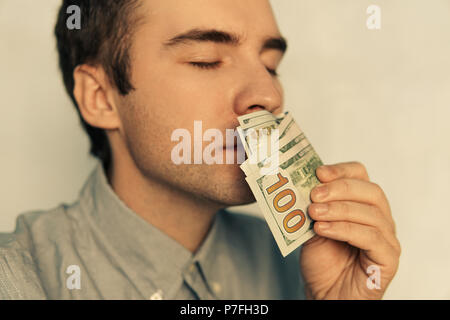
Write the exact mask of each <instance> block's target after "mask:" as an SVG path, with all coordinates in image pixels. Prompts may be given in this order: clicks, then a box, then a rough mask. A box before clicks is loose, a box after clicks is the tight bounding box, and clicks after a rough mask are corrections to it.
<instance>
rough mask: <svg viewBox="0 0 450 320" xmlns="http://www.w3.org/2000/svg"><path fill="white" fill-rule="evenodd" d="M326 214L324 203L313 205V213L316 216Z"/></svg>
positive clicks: (326, 209)
mask: <svg viewBox="0 0 450 320" xmlns="http://www.w3.org/2000/svg"><path fill="white" fill-rule="evenodd" d="M327 212H328V205H327V204H325V203H318V204H314V213H315V214H316V215H318V216H324V215H325V214H326V213H327Z"/></svg>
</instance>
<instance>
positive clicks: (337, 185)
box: [311, 179, 392, 219]
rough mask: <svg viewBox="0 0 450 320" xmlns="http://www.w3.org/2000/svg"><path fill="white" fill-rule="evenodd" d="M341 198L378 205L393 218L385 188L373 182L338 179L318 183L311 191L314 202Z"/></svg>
mask: <svg viewBox="0 0 450 320" xmlns="http://www.w3.org/2000/svg"><path fill="white" fill-rule="evenodd" d="M341 200H343V201H355V202H360V203H366V204H371V205H374V206H377V207H379V208H380V209H381V211H382V212H383V214H384V215H385V216H386V217H389V218H390V219H392V217H391V214H390V207H389V203H388V201H387V199H386V196H385V194H384V191H383V189H381V187H380V186H378V185H377V184H375V183H373V182H370V181H363V180H358V179H338V180H334V181H332V182H328V183H324V184H321V185H318V186H317V187H315V188H314V189H313V190H312V191H311V201H312V202H319V203H324V202H329V201H341Z"/></svg>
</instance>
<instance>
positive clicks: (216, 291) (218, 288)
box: [211, 282, 222, 293]
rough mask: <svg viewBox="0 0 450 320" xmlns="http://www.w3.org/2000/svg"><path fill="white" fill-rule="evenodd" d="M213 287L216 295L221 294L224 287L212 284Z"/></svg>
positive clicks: (215, 283) (216, 283)
mask: <svg viewBox="0 0 450 320" xmlns="http://www.w3.org/2000/svg"><path fill="white" fill-rule="evenodd" d="M211 287H212V289H213V290H214V292H215V293H219V292H220V291H221V290H222V286H221V285H220V283H218V282H211Z"/></svg>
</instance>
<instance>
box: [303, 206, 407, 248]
mask: <svg viewBox="0 0 450 320" xmlns="http://www.w3.org/2000/svg"><path fill="white" fill-rule="evenodd" d="M308 213H309V215H310V217H311V218H312V219H313V220H316V221H328V222H333V221H346V222H353V223H357V224H363V225H367V226H372V227H375V228H377V229H378V230H380V232H381V233H382V235H383V236H384V238H385V239H386V240H387V241H389V243H390V244H391V245H392V246H393V247H394V248H395V247H397V246H399V243H398V240H397V238H396V237H395V227H394V224H393V222H392V221H391V220H388V219H386V217H385V216H384V214H383V213H382V212H381V210H380V209H379V208H378V207H376V206H373V205H369V204H363V203H358V202H353V201H331V202H327V203H312V204H311V205H310V206H309V207H308Z"/></svg>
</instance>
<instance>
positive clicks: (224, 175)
mask: <svg viewBox="0 0 450 320" xmlns="http://www.w3.org/2000/svg"><path fill="white" fill-rule="evenodd" d="M216 185H218V186H219V187H218V188H216V197H215V198H216V200H217V202H219V203H221V204H223V205H225V206H228V207H230V206H241V205H246V204H251V203H253V202H255V201H256V200H255V197H254V196H253V193H252V191H251V190H250V187H249V186H248V184H247V181H245V174H244V173H243V172H242V170H241V169H240V168H239V166H237V165H236V166H230V167H228V168H227V169H226V170H224V171H222V172H221V174H220V175H219V177H218V178H217V180H216Z"/></svg>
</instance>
